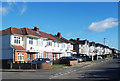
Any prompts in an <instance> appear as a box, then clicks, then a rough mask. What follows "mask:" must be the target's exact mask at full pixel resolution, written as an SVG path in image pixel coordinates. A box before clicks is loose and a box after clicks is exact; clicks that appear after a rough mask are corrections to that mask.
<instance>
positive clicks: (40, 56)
mask: <svg viewBox="0 0 120 81" xmlns="http://www.w3.org/2000/svg"><path fill="white" fill-rule="evenodd" d="M35 58H43V53H38V54H36V55H35Z"/></svg>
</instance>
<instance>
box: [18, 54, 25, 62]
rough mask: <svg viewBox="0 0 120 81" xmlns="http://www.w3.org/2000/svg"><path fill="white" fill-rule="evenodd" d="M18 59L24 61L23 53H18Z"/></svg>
mask: <svg viewBox="0 0 120 81" xmlns="http://www.w3.org/2000/svg"><path fill="white" fill-rule="evenodd" d="M18 61H24V53H18Z"/></svg>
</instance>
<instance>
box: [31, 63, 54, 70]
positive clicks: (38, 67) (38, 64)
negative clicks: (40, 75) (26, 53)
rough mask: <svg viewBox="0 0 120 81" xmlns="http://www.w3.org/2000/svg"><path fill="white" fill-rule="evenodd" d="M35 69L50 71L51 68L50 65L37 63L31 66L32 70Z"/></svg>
mask: <svg viewBox="0 0 120 81" xmlns="http://www.w3.org/2000/svg"><path fill="white" fill-rule="evenodd" d="M36 67H37V69H52V68H53V66H52V63H37V66H36V64H32V68H34V69H35V68H36Z"/></svg>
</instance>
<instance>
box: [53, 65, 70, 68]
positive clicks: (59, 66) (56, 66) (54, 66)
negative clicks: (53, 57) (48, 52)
mask: <svg viewBox="0 0 120 81" xmlns="http://www.w3.org/2000/svg"><path fill="white" fill-rule="evenodd" d="M65 66H72V65H67V64H54V65H53V68H63V67H65Z"/></svg>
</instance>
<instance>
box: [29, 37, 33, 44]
mask: <svg viewBox="0 0 120 81" xmlns="http://www.w3.org/2000/svg"><path fill="white" fill-rule="evenodd" d="M29 44H31V45H33V38H31V37H29Z"/></svg>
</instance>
